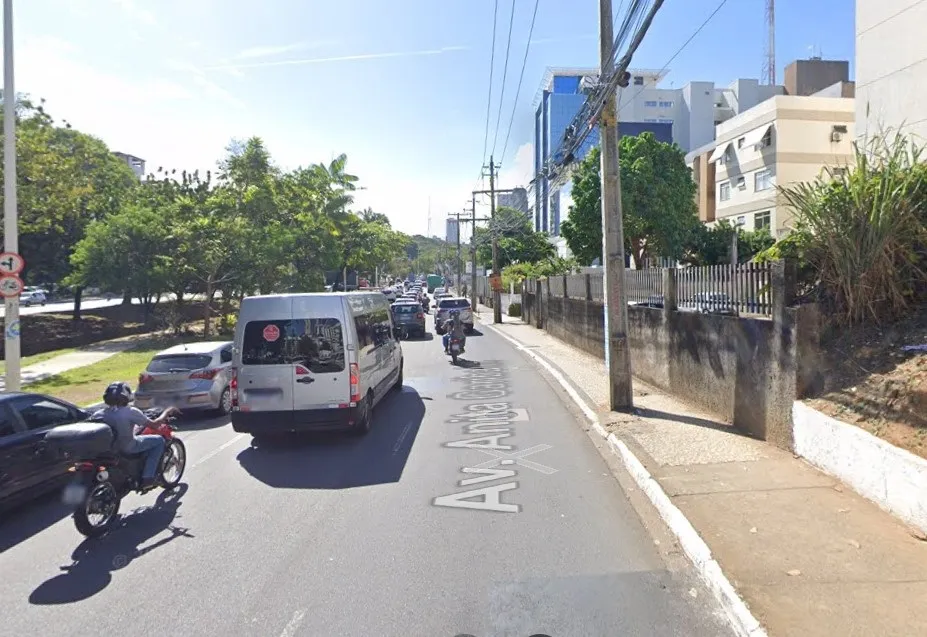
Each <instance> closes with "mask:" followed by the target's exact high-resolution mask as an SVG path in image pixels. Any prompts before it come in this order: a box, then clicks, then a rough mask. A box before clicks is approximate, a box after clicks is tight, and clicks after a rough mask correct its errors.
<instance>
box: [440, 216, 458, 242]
mask: <svg viewBox="0 0 927 637" xmlns="http://www.w3.org/2000/svg"><path fill="white" fill-rule="evenodd" d="M444 237H445V238H444V240H445V241H447V242H448V243H457V242H458V241H459V240H460V223H459V222H458V221H457V219H456V218H448V219H447V220H446V221H445V232H444Z"/></svg>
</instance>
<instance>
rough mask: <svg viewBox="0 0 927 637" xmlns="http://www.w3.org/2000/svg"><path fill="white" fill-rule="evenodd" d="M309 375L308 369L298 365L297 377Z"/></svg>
mask: <svg viewBox="0 0 927 637" xmlns="http://www.w3.org/2000/svg"><path fill="white" fill-rule="evenodd" d="M308 373H309V370H308V369H306V368H305V367H304V366H302V365H297V366H296V375H297V376H305V375H306V374H308Z"/></svg>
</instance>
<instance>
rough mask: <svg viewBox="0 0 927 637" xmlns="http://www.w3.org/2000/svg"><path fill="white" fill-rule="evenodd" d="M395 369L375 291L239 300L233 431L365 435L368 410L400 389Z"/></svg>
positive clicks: (395, 355)
mask: <svg viewBox="0 0 927 637" xmlns="http://www.w3.org/2000/svg"><path fill="white" fill-rule="evenodd" d="M402 363H403V360H402V348H401V346H400V344H399V341H398V340H396V338H395V335H394V333H393V323H392V315H391V313H390V310H389V301H388V300H387V299H386V297H385V296H384V295H383V293H382V292H380V291H373V292H336V293H327V294H324V293H323V294H276V295H268V296H251V297H246V298H245V299H244V300H243V301H242V303H241V309H240V311H239V313H238V323H237V324H236V326H235V348H234V352H233V358H232V364H233V367H234V371H233V376H232V381H231V388H232V428H233V429H234V430H235V431H238V432H244V433H250V434H252V435H255V436H257V435H261V434H271V433H280V432H288V431H313V430H316V431H322V430H337V429H349V430H354V431H356V432H357V433H361V434H363V433H366V432H367V431H369V430H370V426H371V420H372V411H373V407H374V406H375V405H376V404H377V403H378V402H380V400H381V399H382V398H383V397H384V396H386V395H387V394H388V393H389V391H390V389H396V390H399V389H402Z"/></svg>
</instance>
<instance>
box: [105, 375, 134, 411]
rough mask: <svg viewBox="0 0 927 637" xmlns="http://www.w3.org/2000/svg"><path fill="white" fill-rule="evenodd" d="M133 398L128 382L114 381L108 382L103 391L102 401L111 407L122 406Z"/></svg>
mask: <svg viewBox="0 0 927 637" xmlns="http://www.w3.org/2000/svg"><path fill="white" fill-rule="evenodd" d="M133 398H135V396H134V394H133V393H132V388H131V387H130V386H129V383H124V382H121V381H120V382H116V383H110V385H109V386H108V387H107V388H106V391H104V392H103V402H104V403H106V404H107V405H110V406H111V407H124V406H126V405H128V404H129V403H131V402H132V399H133Z"/></svg>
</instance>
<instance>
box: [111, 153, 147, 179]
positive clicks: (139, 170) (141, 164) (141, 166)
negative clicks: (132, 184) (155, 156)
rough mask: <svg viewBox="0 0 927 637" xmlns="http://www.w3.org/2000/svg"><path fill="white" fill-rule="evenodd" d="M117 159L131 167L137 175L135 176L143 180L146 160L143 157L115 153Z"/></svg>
mask: <svg viewBox="0 0 927 637" xmlns="http://www.w3.org/2000/svg"><path fill="white" fill-rule="evenodd" d="M113 154H114V155H115V156H116V157H118V158H119V159H121V160H122V161H124V162H125V163H127V164H128V165H129V168H131V169H132V171H133V172H134V173H135V176H136V177H138V178H139V179H142V178H143V177H144V176H145V160H144V159H142V158H141V157H136V156H135V155H129V154H127V153H118V152H114V153H113Z"/></svg>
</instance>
